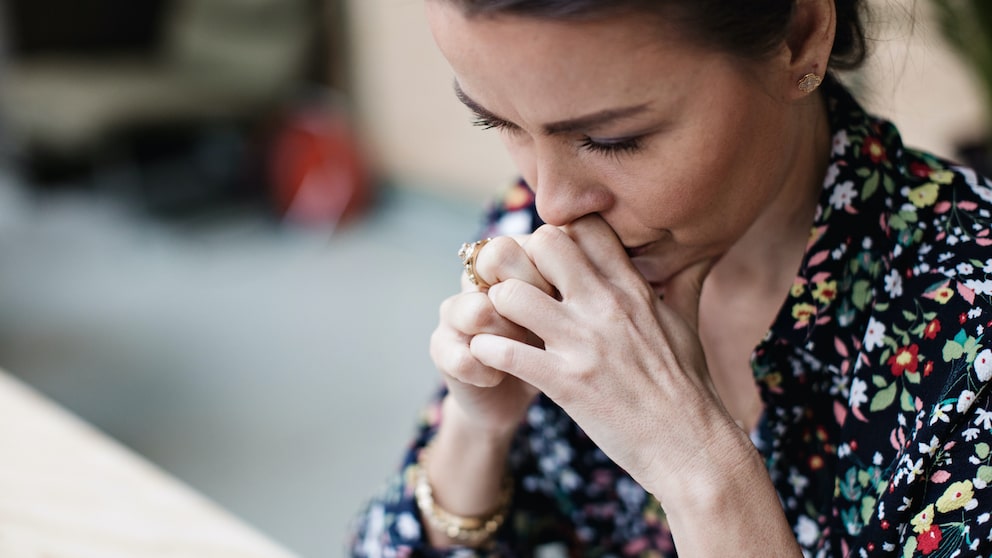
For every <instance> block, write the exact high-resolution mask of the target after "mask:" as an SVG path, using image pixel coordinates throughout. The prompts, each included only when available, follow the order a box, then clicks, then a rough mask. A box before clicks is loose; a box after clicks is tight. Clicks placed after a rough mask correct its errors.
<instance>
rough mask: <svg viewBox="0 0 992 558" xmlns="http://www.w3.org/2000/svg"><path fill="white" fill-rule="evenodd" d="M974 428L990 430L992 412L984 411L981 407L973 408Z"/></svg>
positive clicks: (991, 428)
mask: <svg viewBox="0 0 992 558" xmlns="http://www.w3.org/2000/svg"><path fill="white" fill-rule="evenodd" d="M975 415H977V416H976V417H975V426H981V427H982V428H984V429H985V430H992V411H986V410H985V409H982V408H981V407H976V408H975Z"/></svg>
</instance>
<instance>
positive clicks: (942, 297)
mask: <svg viewBox="0 0 992 558" xmlns="http://www.w3.org/2000/svg"><path fill="white" fill-rule="evenodd" d="M952 296H954V289H952V288H950V287H941V288H939V289H937V291H936V292H935V293H933V299H934V300H936V301H937V302H939V303H941V304H947V301H948V300H951V297H952Z"/></svg>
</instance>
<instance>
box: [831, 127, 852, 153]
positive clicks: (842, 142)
mask: <svg viewBox="0 0 992 558" xmlns="http://www.w3.org/2000/svg"><path fill="white" fill-rule="evenodd" d="M832 143H833V154H834V155H843V154H844V151H845V150H846V149H847V146H848V145H849V144H850V143H851V142H850V140H848V139H847V130H837V133H836V134H834V137H833V141H832Z"/></svg>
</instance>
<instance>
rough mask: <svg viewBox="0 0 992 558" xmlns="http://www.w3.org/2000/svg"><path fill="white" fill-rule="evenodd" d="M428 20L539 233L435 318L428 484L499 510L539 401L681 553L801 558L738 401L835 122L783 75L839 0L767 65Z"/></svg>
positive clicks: (526, 29)
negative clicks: (641, 490)
mask: <svg viewBox="0 0 992 558" xmlns="http://www.w3.org/2000/svg"><path fill="white" fill-rule="evenodd" d="M427 10H428V18H429V22H430V25H431V29H432V31H433V33H434V36H435V39H436V41H437V43H438V46H439V47H440V49H441V51H442V53H443V54H444V55H445V57H446V58H447V59H448V61H449V62H450V63H451V66H452V68H453V70H454V73H455V77H456V88H457V89H458V94H459V97H460V98H461V99H462V101H463V102H465V103H466V104H468V105H469V106H470V108H472V109H473V110H475V111H476V112H477V113H479V115H480V116H481V117H482V118H483V119H484V120H485V123H486V124H487V125H489V126H495V127H498V128H500V130H501V132H500V133H501V135H502V138H503V140H504V143H505V145H506V147H507V149H508V150H509V152H510V153H511V155H512V156H513V158H514V160H515V161H516V163H517V165H518V167H519V170H520V172H521V173H522V174H523V176H524V177H525V179H526V180H527V181H528V183H529V184H530V185H531V186H532V187H533V188H534V190H535V192H536V195H537V207H538V211H539V213H540V214H541V217H542V218H543V219H544V220H545V221H546V222H547V223H548V225H547V226H545V227H542V228H541V229H539V230H538V231H536V232H535V233H534V234H533V235H530V236H527V237H523V238H518V239H510V238H502V239H496V240H494V241H493V242H490V243H489V244H488V245H486V246H485V247H484V248H483V249H482V250H481V251H480V253H479V256H478V258H477V271H478V273H479V275H480V276H481V277H482V278H484V279H485V280H486V282H487V283H491V284H492V285H493V286H492V287H491V288H489V289H488V291H487V292H481V291H480V290H479V289H477V288H475V287H474V286H473V285H471V284H469V283H467V281H464V280H463V290H462V292H461V293H459V294H457V295H455V296H453V297H451V298H449V299H448V300H446V301H445V302H444V304H443V305H442V307H441V313H440V314H441V315H440V324H439V326H438V328H437V330H435V332H434V335H433V337H432V341H431V354H432V357H433V359H434V361H435V363H436V364H437V366H438V368H439V370H440V371H441V372H442V374H443V375H444V377H445V379H446V381H447V383H448V386H449V388H450V395H449V397H448V399H447V400H446V401H445V405H444V413H445V414H444V420H443V421H442V426H441V430H440V432H439V438H438V441H437V444H436V447H435V454H434V458H433V459H432V462H431V467H430V470H429V471H428V474H429V476H430V478H431V481H432V483H433V484H434V486H435V496H436V498H437V500H438V502H439V504H440V505H442V506H443V507H445V508H446V509H448V510H449V511H452V512H454V513H458V514H463V515H480V514H484V513H487V512H488V511H490V510H491V507H492V503H493V502H494V501H495V498H496V494H497V493H498V487H499V480H500V478H501V475H502V474H503V468H504V461H505V456H506V450H507V447H508V444H509V439H510V436H511V435H512V432H513V431H514V429H515V428H516V425H517V424H519V421H520V420H521V419H522V417H523V415H524V413H525V411H526V408H527V406H528V405H529V403H530V401H531V400H532V399H533V397H534V395H535V394H536V393H537V392H538V391H540V392H543V393H545V394H547V395H548V396H549V397H551V398H552V399H553V400H554V401H555V402H556V403H558V404H559V405H561V406H562V407H563V408H564V409H565V410H566V411H567V412H568V413H569V415H570V416H571V417H572V418H573V419H574V420H575V421H576V422H577V423H578V424H579V425H580V426H582V428H583V429H584V430H585V431H586V432H587V433H588V434H589V436H590V437H591V438H592V439H593V440H594V441H596V443H597V444H599V446H600V447H601V448H602V449H603V450H604V452H605V453H606V454H607V455H609V456H610V457H611V458H612V459H613V460H614V461H616V462H617V463H618V464H619V465H620V466H622V467H623V468H624V469H625V470H627V471H628V472H629V473H630V474H631V475H632V476H633V477H634V478H635V480H637V481H638V482H639V483H640V484H641V485H642V486H644V487H645V488H646V489H647V490H648V491H650V492H651V493H652V494H654V495H655V496H656V497H658V498H659V500H661V502H662V503H663V505H665V506H666V510H667V511H668V512H669V519H670V522H671V525H672V529H673V533H674V535H675V538H676V545H677V547H678V549H679V552H680V555H687V556H692V555H731V554H733V555H742V554H741V549H742V548H744V549H747V548H750V545H754V547H753V548H754V549H755V552H756V554H755V555H760V556H777V555H782V556H788V555H798V548H797V547H796V545H795V540H794V538H793V535H792V533H791V529H790V528H789V526H788V525H787V523H786V522H785V520H784V517H783V515H782V512H781V508H780V506H779V504H778V500H777V496H776V495H775V492H774V489H773V488H772V487H771V484H770V482H769V481H768V479H767V475H766V474H765V471H764V467H763V465H762V463H761V460H760V458H759V456H758V455H757V453H756V452H755V450H754V448H753V447H752V446H751V444H750V442H749V440H748V438H747V436H746V434H745V433H744V432H743V431H742V430H741V429H740V428H739V427H738V426H737V424H736V423H735V421H741V422H743V423H745V424H747V423H749V422H750V421H752V420H753V419H754V417H752V416H749V417H746V419H744V420H742V419H741V418H740V417H739V416H735V415H737V414H739V413H738V410H739V409H745V408H749V406H750V405H751V403H752V400H751V399H747V400H744V398H753V396H754V395H753V393H751V394H746V393H745V394H744V395H743V396H739V397H738V396H731V394H733V393H735V392H737V391H739V390H737V389H736V388H737V387H738V386H739V385H741V382H742V378H743V379H744V381H745V382H746V381H747V380H748V379H749V376H750V371H749V370H748V369H747V367H746V366H744V364H746V360H745V359H744V357H746V354H745V355H743V356H742V355H741V354H739V353H742V352H744V351H745V350H746V351H748V352H749V350H750V348H748V347H747V344H748V343H750V344H751V345H752V346H753V341H747V339H748V338H749V337H750V336H755V335H759V334H756V333H754V332H756V331H757V332H763V330H764V328H766V327H767V323H768V320H770V316H771V315H773V314H774V311H775V310H776V309H777V305H776V304H777V303H778V304H780V302H781V300H780V299H779V298H778V297H779V296H782V297H784V293H785V292H786V291H787V289H788V286H789V284H790V283H791V279H792V277H793V276H794V274H795V271H796V268H797V266H798V263H799V259H800V258H801V255H802V248H803V246H804V243H805V239H806V234H807V232H808V228H809V225H810V223H811V221H812V210H813V207H814V206H815V201H816V194H817V191H818V186H819V183H820V182H821V181H822V176H823V167H824V165H825V160H826V157H827V155H828V154H829V132H828V131H827V128H826V127H825V122H824V121H825V109H824V107H823V104H822V100H821V99H820V98H819V96H818V95H813V96H807V95H804V94H802V93H801V92H799V91H798V90H797V89H796V87H795V82H796V80H797V79H798V78H799V77H800V76H802V75H803V74H804V73H806V72H807V71H816V70H817V68H824V67H825V65H826V60H827V57H828V56H829V49H830V48H829V47H830V44H831V43H832V38H833V25H834V23H833V17H832V16H833V5H832V2H830V1H829V0H801V1H800V2H799V5H798V9H797V15H796V17H795V21H794V23H793V28H792V30H791V33H790V34H789V38H788V39H787V41H786V42H785V43H783V44H782V45H781V47H780V48H779V49H778V50H776V51H775V52H773V53H771V54H770V55H769V56H768V58H767V59H766V60H763V61H761V62H754V61H749V62H744V61H742V60H740V59H738V58H736V57H733V56H731V55H728V54H726V53H722V52H717V51H712V50H707V49H702V48H699V47H696V46H693V45H690V44H688V43H687V42H686V41H683V40H680V39H679V37H678V34H677V33H675V32H673V31H671V30H666V29H665V26H664V25H663V24H661V25H659V24H658V22H656V21H652V22H651V23H650V25H649V24H647V23H645V21H646V20H645V18H626V19H624V18H618V19H613V20H604V21H596V22H585V23H577V22H551V21H544V20H537V19H527V18H521V17H512V16H497V17H479V18H467V17H465V16H464V15H463V14H462V13H461V12H460V11H459V9H458V8H457V7H454V6H452V5H451V4H449V3H447V2H445V1H443V0H429V1H428V2H427ZM704 286H705V287H706V288H705V293H704ZM713 286H718V287H719V288H717V287H713ZM711 292H712V293H713V294H712V295H710V294H709V293H711ZM659 294H663V295H664V300H661V299H659V296H658V295H659ZM725 300H747V301H753V302H749V303H747V304H744V305H743V306H742V305H736V308H740V309H748V310H749V311H748V312H744V313H743V314H742V315H740V316H724V315H717V314H718V312H717V311H716V310H714V311H712V312H711V311H710V310H709V309H711V308H713V309H718V308H720V307H721V305H722V302H723V301H725ZM765 314H767V315H768V316H765ZM756 316H757V318H756ZM707 324H709V325H707ZM701 325H702V326H703V327H701ZM741 332H745V333H746V335H741ZM725 336H736V337H738V338H740V337H743V338H744V339H745V343H744V344H743V345H744V347H745V348H740V347H738V346H736V345H734V344H731V343H728V344H726V345H721V344H719V343H718V342H717V341H718V340H719V339H721V338H722V337H725ZM727 347H729V348H727ZM710 355H713V357H714V358H713V360H714V361H716V362H717V363H718V365H717V366H715V367H714V366H711V365H708V362H707V361H708V357H710ZM726 355H730V356H729V357H728V356H726ZM728 363H729V364H728ZM738 364H740V366H738ZM751 384H752V387H753V381H752V382H751ZM728 409H729V410H728ZM659 424H661V425H677V427H672V428H658V427H657V425H659ZM688 487H692V489H691V490H689V489H688ZM745 511H746V513H745ZM714 520H719V521H720V522H721V524H726V525H727V527H726V528H725V530H724V533H723V535H724V536H721V537H720V538H719V539H720V540H713V537H708V536H707V535H706V525H707V524H709V523H711V522H712V521H714ZM759 534H760V537H761V540H760V544H758V542H759V541H758V540H757V539H756V538H755V537H758V536H759ZM432 540H433V541H434V542H435V544H438V545H444V544H447V543H448V542H450V541H447V540H446V539H445V538H444V537H443V535H441V534H439V533H432ZM744 555H746V552H745V554H744Z"/></svg>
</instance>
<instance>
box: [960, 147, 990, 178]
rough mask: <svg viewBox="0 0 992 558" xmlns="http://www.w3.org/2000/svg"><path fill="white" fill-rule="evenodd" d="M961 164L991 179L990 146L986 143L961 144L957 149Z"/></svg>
mask: <svg viewBox="0 0 992 558" xmlns="http://www.w3.org/2000/svg"><path fill="white" fill-rule="evenodd" d="M957 151H958V158H959V159H961V162H962V163H964V164H965V165H968V166H969V167H971V168H973V169H975V170H976V171H978V173H979V174H981V175H982V176H987V177H990V178H992V145H989V142H988V141H974V142H967V143H961V144H959V145H958V147H957Z"/></svg>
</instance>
